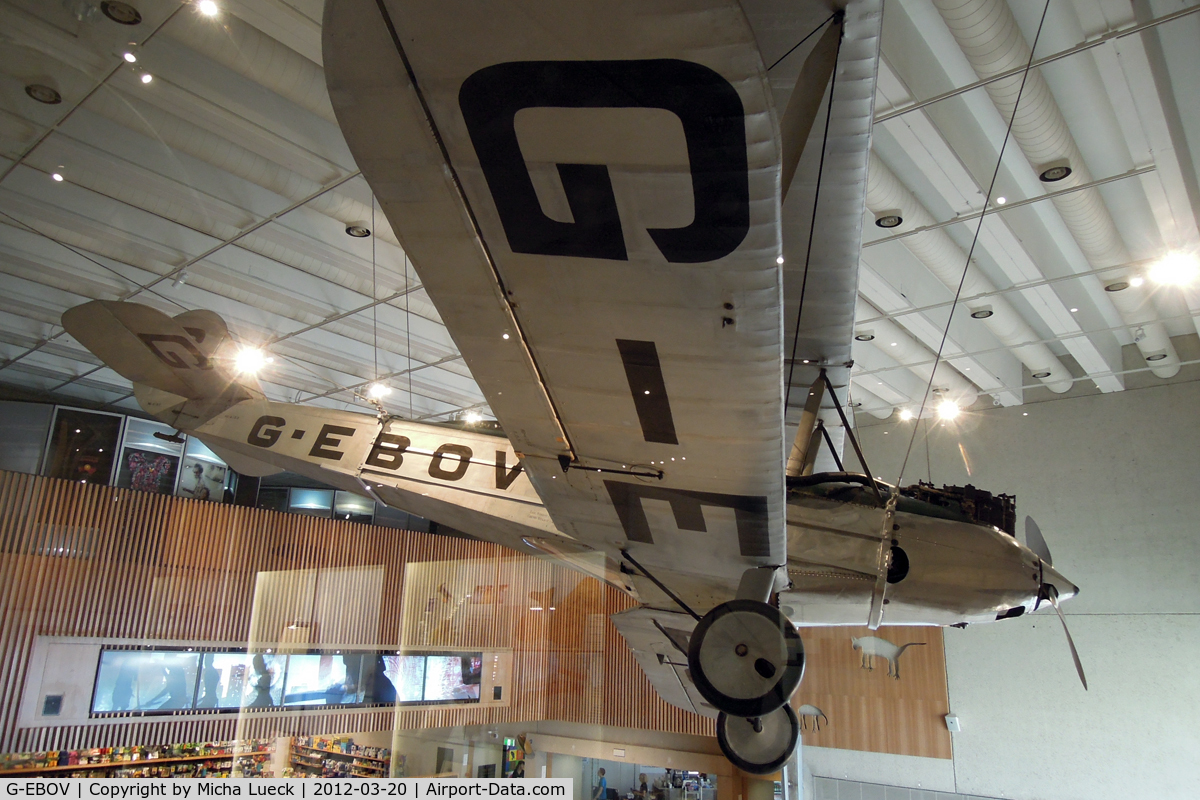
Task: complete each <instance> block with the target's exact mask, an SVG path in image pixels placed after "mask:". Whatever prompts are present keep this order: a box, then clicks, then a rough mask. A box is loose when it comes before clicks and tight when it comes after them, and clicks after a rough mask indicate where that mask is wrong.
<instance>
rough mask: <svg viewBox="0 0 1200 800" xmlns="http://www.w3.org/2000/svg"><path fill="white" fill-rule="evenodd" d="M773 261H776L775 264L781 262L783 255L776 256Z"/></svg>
mask: <svg viewBox="0 0 1200 800" xmlns="http://www.w3.org/2000/svg"><path fill="white" fill-rule="evenodd" d="M775 263H776V264H782V263H783V256H779V257H778V258H776V259H775Z"/></svg>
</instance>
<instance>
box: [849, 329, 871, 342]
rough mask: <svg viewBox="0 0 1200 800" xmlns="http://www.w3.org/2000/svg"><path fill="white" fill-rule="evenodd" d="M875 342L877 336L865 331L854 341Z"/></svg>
mask: <svg viewBox="0 0 1200 800" xmlns="http://www.w3.org/2000/svg"><path fill="white" fill-rule="evenodd" d="M874 340H875V334H873V333H868V332H867V331H863V332H862V333H860V334H858V335H856V336H855V337H854V341H856V342H872V341H874Z"/></svg>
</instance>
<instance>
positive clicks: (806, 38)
mask: <svg viewBox="0 0 1200 800" xmlns="http://www.w3.org/2000/svg"><path fill="white" fill-rule="evenodd" d="M839 13H840V12H838V11H835V12H833V13H832V14H830V15H829V16H828V17H826V18H825V21H824V22H822V23H821V24H820V25H818V26H817V27H815V28H813V29H812V30H811V31H809V33H808V35H807V36H805V37H804V38H803V39H801V40H800V41H798V42H796V43H795V44H794V45H792V47H791V49H789V50H788V51H787V52H786V53H784V54H783V55H781V56H780V57H779V58H777V59H775V63H774V64H772V65H771V66H769V67H767V72H770V71H771V70H773V69H775V68H776V67H778V66H779V64H780V62H781V61H783V60H784V59H785V58H787V57H788V56H790V55H791V54H792V53H794V52H796V49H797V48H799V47H800V45H802V44H804V43H805V42H807V41H808V40H809V39H811V38H812V37H814V36H816V35H817V33H818V32H819V31H820V30H821V29H822V28H824V27H825V26H826V25H828V24H829V21H830V20H831V19H833V18H834V17H836V16H837V15H838V14H839Z"/></svg>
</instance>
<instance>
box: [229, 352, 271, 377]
mask: <svg viewBox="0 0 1200 800" xmlns="http://www.w3.org/2000/svg"><path fill="white" fill-rule="evenodd" d="M266 363H267V358H266V356H265V355H263V351H262V350H259V349H258V348H257V347H243V348H242V349H241V350H239V351H238V353H237V355H236V356H234V359H233V365H234V368H235V369H237V371H238V372H241V373H243V374H245V375H254V374H255V373H257V372H258V371H259V370H260V369H262V368H263V367H264V366H266Z"/></svg>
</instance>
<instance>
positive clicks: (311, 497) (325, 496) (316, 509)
mask: <svg viewBox="0 0 1200 800" xmlns="http://www.w3.org/2000/svg"><path fill="white" fill-rule="evenodd" d="M332 509H333V490H332V489H292V497H291V503H290V504H289V506H288V510H289V511H291V512H292V513H293V514H307V515H309V516H310V517H326V518H328V517H329V516H330V511H331V510H332Z"/></svg>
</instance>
